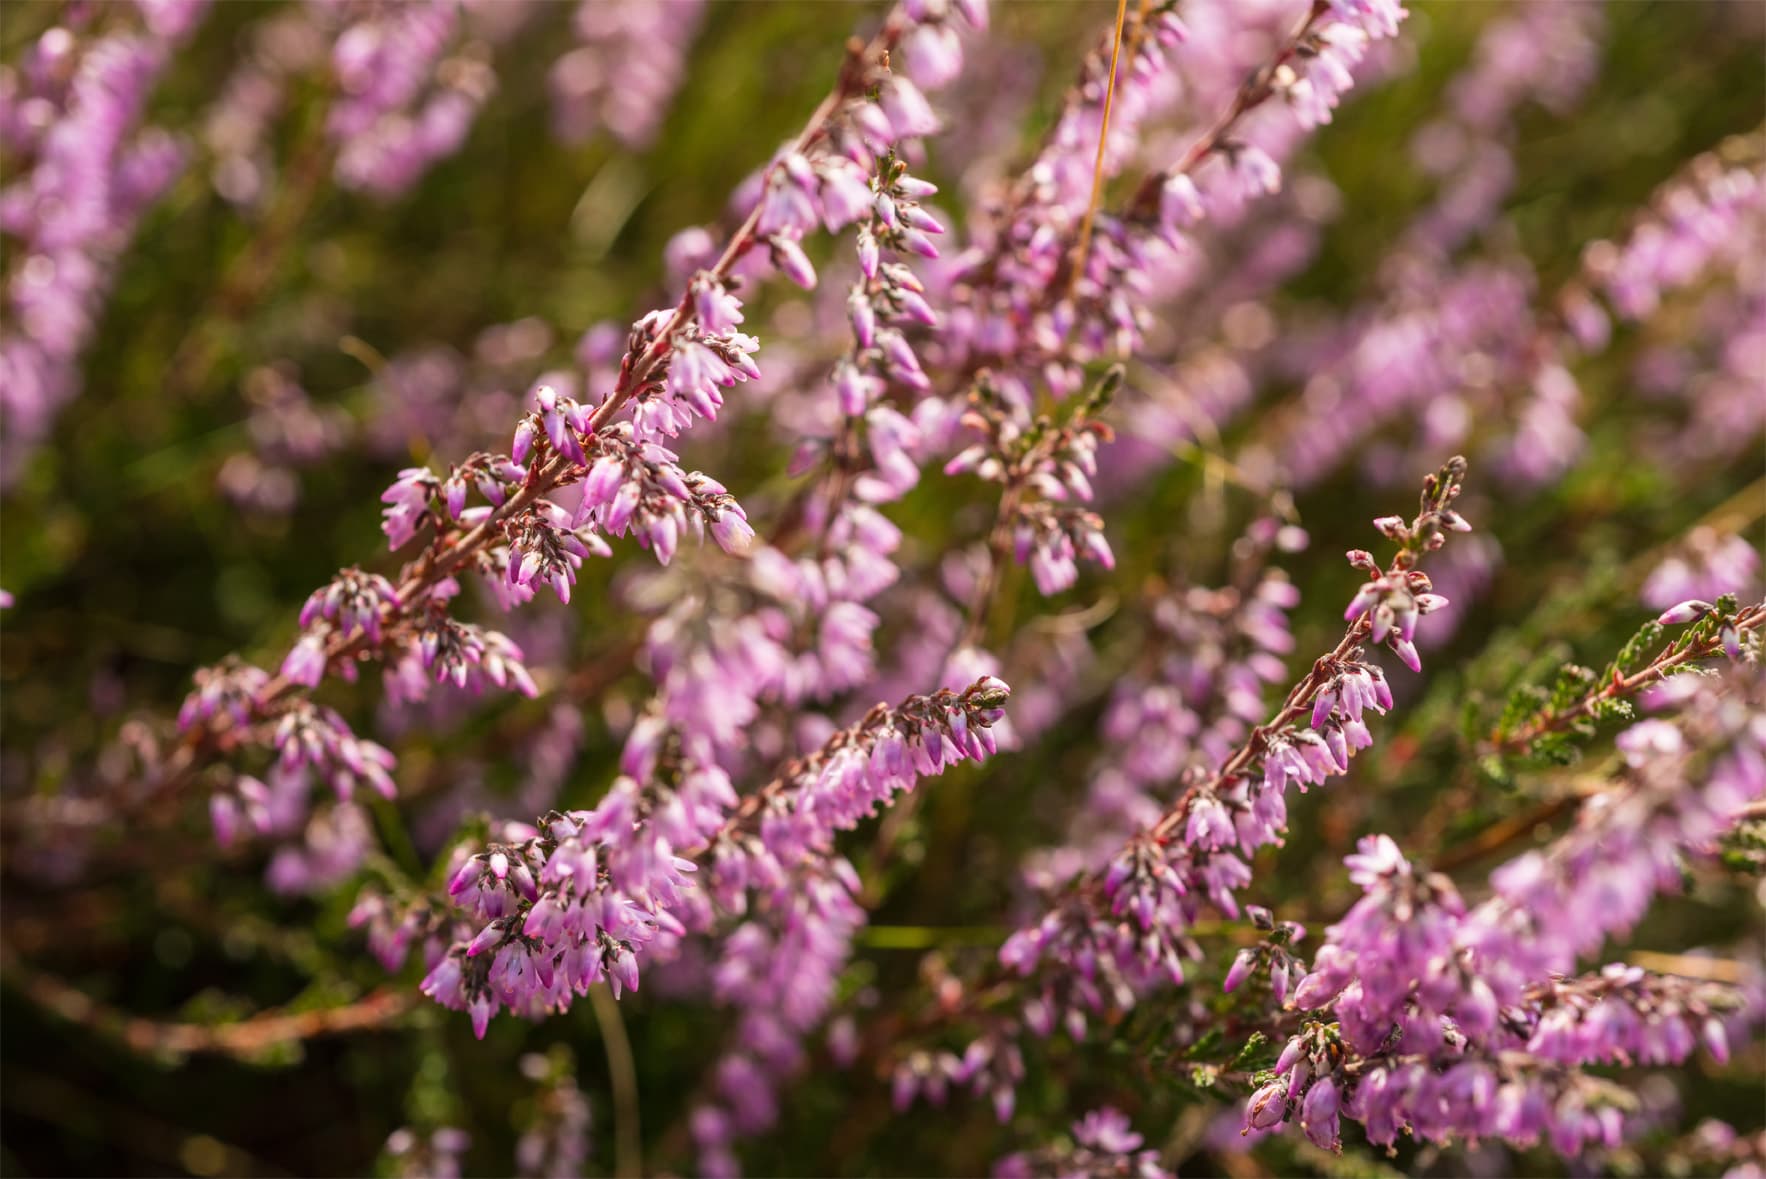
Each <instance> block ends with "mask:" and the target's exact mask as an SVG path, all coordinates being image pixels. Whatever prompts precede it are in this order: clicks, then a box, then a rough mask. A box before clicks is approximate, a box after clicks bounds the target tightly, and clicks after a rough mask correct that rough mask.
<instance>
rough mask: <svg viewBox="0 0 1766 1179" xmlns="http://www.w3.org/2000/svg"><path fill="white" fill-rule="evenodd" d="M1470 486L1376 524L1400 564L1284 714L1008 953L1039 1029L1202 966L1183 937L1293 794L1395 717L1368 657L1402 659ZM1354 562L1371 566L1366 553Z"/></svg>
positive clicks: (1232, 902) (1226, 898)
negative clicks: (1425, 562)
mask: <svg viewBox="0 0 1766 1179" xmlns="http://www.w3.org/2000/svg"><path fill="white" fill-rule="evenodd" d="M1464 476H1465V463H1464V461H1463V460H1460V459H1455V460H1453V461H1452V462H1450V463H1449V464H1448V465H1447V466H1445V467H1443V468H1442V469H1441V471H1439V472H1438V473H1436V474H1433V475H1430V476H1429V477H1428V478H1427V479H1426V480H1425V482H1424V489H1423V494H1422V503H1421V510H1420V511H1419V512H1418V514H1417V516H1416V517H1415V518H1414V519H1413V520H1412V521H1410V522H1409V523H1405V522H1403V521H1401V520H1398V519H1397V518H1395V517H1394V518H1385V519H1382V520H1380V521H1376V526H1377V527H1379V528H1380V530H1381V531H1382V532H1384V533H1385V534H1386V535H1387V536H1388V537H1390V538H1391V539H1393V540H1394V541H1396V542H1397V543H1398V545H1399V546H1400V547H1399V549H1398V552H1397V554H1396V555H1395V556H1394V558H1393V560H1392V562H1391V564H1390V566H1389V567H1388V568H1387V570H1386V571H1385V572H1384V573H1381V572H1379V571H1378V569H1377V567H1374V568H1370V569H1369V571H1370V573H1372V574H1373V577H1372V578H1371V579H1370V581H1369V582H1368V583H1367V586H1366V587H1364V589H1363V590H1362V591H1361V592H1360V593H1359V594H1357V596H1356V598H1355V600H1354V601H1353V602H1352V603H1351V605H1350V608H1349V611H1348V615H1347V616H1348V618H1349V619H1350V620H1351V624H1350V627H1349V630H1348V632H1347V634H1345V636H1344V638H1343V640H1342V642H1340V643H1339V644H1338V645H1337V647H1336V649H1335V650H1333V651H1332V652H1330V653H1329V654H1327V655H1325V656H1322V657H1321V658H1319V659H1318V660H1317V661H1316V662H1315V663H1314V664H1313V667H1312V669H1311V671H1310V672H1309V673H1308V675H1307V676H1306V678H1305V679H1303V680H1302V681H1301V682H1300V683H1299V684H1297V685H1296V686H1295V688H1294V689H1293V690H1292V691H1291V692H1290V693H1289V695H1288V698H1287V700H1286V702H1285V703H1284V704H1283V706H1282V709H1281V711H1280V712H1278V713H1277V714H1276V716H1275V717H1274V718H1273V719H1271V720H1270V721H1267V722H1265V723H1263V724H1260V725H1258V726H1256V727H1255V728H1253V729H1252V730H1251V734H1250V736H1249V738H1248V740H1247V741H1246V742H1245V743H1244V744H1242V745H1241V746H1239V747H1238V749H1236V750H1235V751H1234V752H1233V753H1232V754H1231V755H1230V756H1228V757H1227V758H1225V760H1224V761H1223V762H1222V763H1221V764H1220V766H1219V768H1218V769H1217V770H1215V771H1214V772H1213V773H1212V774H1210V775H1208V776H1207V777H1205V778H1203V779H1201V780H1199V781H1196V782H1194V783H1193V784H1191V785H1190V786H1189V787H1188V788H1187V789H1186V790H1185V791H1184V793H1183V795H1182V797H1181V798H1180V799H1179V800H1178V802H1177V803H1176V805H1175V806H1173V807H1172V808H1170V809H1169V810H1167V811H1166V812H1165V813H1164V814H1163V815H1162V816H1160V818H1159V819H1158V821H1157V822H1155V823H1153V824H1151V825H1150V826H1149V827H1147V828H1145V829H1143V830H1142V831H1141V832H1140V833H1138V834H1137V835H1135V836H1134V837H1133V838H1131V839H1130V840H1129V841H1128V842H1127V843H1126V844H1124V845H1123V846H1122V848H1121V850H1120V851H1119V852H1118V853H1117V854H1116V856H1115V857H1114V858H1113V859H1112V860H1111V861H1110V864H1109V866H1108V868H1107V869H1106V870H1105V871H1104V872H1103V873H1101V874H1099V875H1088V876H1086V877H1083V878H1081V879H1080V880H1078V881H1076V882H1075V883H1074V884H1073V885H1072V886H1070V887H1069V888H1068V889H1067V890H1065V891H1063V892H1062V893H1060V894H1057V897H1056V902H1055V904H1054V905H1053V907H1051V908H1050V909H1049V910H1048V911H1047V913H1046V914H1045V916H1044V917H1043V918H1042V920H1041V921H1040V922H1039V923H1037V924H1036V925H1034V926H1029V927H1025V928H1021V929H1020V930H1018V932H1016V933H1014V934H1013V935H1012V937H1011V938H1010V939H1009V940H1008V941H1007V942H1006V944H1005V946H1004V947H1003V948H1002V950H1001V951H1000V959H1001V961H1002V962H1003V963H1004V964H1005V965H1007V966H1008V967H1010V968H1011V969H1012V970H1014V971H1016V972H1017V973H1019V974H1021V975H1026V976H1028V975H1032V974H1035V973H1037V972H1038V971H1039V969H1042V970H1043V972H1044V974H1045V975H1047V976H1048V978H1049V980H1050V981H1049V983H1048V984H1047V986H1046V987H1045V990H1044V992H1043V994H1042V998H1041V1001H1040V1003H1038V1004H1037V1006H1036V1008H1035V1012H1036V1015H1035V1020H1036V1022H1037V1023H1040V1024H1042V1025H1043V1026H1044V1027H1045V1028H1046V1027H1047V1026H1049V1021H1050V1020H1051V1018H1052V1017H1053V1015H1054V1014H1056V1013H1059V1012H1061V1011H1063V1010H1065V1009H1068V1008H1070V1007H1072V1008H1079V1009H1086V1010H1092V1011H1097V1010H1102V1009H1105V1008H1107V1007H1112V1006H1121V1007H1126V1006H1132V1005H1133V1004H1134V1002H1135V1000H1136V996H1137V994H1138V993H1140V992H1142V991H1145V990H1147V989H1150V988H1153V987H1156V986H1162V985H1171V984H1178V983H1182V982H1183V981H1184V968H1183V962H1184V960H1185V959H1186V958H1189V957H1192V956H1193V955H1194V954H1195V953H1196V950H1195V947H1194V943H1193V941H1192V940H1191V939H1190V938H1189V937H1188V936H1187V934H1186V933H1185V931H1186V929H1187V928H1188V927H1189V926H1190V925H1192V924H1194V922H1195V921H1196V919H1197V916H1198V914H1199V912H1200V909H1201V906H1202V905H1203V904H1204V903H1208V904H1211V905H1212V906H1213V907H1214V908H1217V909H1219V910H1220V911H1222V912H1224V913H1226V914H1228V915H1229V916H1237V914H1238V913H1239V911H1240V910H1239V904H1238V901H1237V899H1236V897H1235V894H1236V892H1237V891H1238V890H1239V889H1240V888H1242V887H1243V886H1244V885H1245V884H1246V883H1248V882H1249V881H1250V878H1251V873H1250V868H1249V866H1248V864H1247V862H1246V859H1245V858H1242V857H1244V856H1248V855H1249V854H1250V853H1252V852H1254V851H1255V850H1256V849H1258V848H1260V847H1263V846H1266V845H1268V844H1271V843H1278V842H1280V840H1281V837H1282V833H1283V831H1284V829H1285V827H1286V824H1287V806H1286V803H1285V801H1284V798H1283V796H1284V794H1285V793H1286V790H1287V787H1288V786H1289V784H1290V783H1292V784H1295V785H1298V786H1299V787H1300V788H1301V789H1302V790H1304V789H1306V788H1307V787H1308V786H1310V785H1317V784H1319V783H1322V782H1324V781H1326V780H1327V779H1329V778H1330V777H1333V776H1336V775H1340V774H1343V773H1346V772H1347V771H1348V769H1349V763H1350V758H1351V757H1352V756H1353V754H1354V753H1355V752H1356V751H1357V750H1359V749H1361V748H1364V747H1365V746H1366V745H1368V744H1369V743H1370V742H1371V739H1372V738H1371V736H1370V734H1369V732H1368V729H1367V727H1366V724H1365V722H1364V721H1363V719H1362V718H1363V716H1364V714H1365V713H1366V712H1367V711H1369V710H1372V711H1374V712H1384V711H1385V710H1386V709H1387V708H1388V707H1389V706H1390V704H1391V695H1390V690H1389V689H1388V688H1387V686H1386V682H1385V675H1384V672H1383V671H1381V670H1380V669H1379V668H1378V667H1377V666H1375V665H1373V664H1371V663H1369V662H1367V649H1366V646H1367V644H1368V643H1370V642H1377V641H1379V640H1380V639H1383V640H1385V641H1386V642H1387V643H1389V644H1391V645H1392V646H1393V647H1394V648H1395V649H1397V650H1399V652H1400V653H1401V654H1403V653H1404V650H1405V649H1404V648H1401V647H1399V646H1398V645H1399V644H1401V643H1404V644H1408V640H1406V639H1404V638H1403V620H1406V619H1409V620H1412V621H1414V618H1415V616H1417V615H1419V614H1421V613H1423V612H1424V610H1425V609H1426V608H1427V606H1426V605H1425V603H1424V602H1422V601H1419V599H1422V598H1425V597H1426V596H1427V579H1426V577H1424V576H1423V575H1422V574H1421V572H1420V570H1418V569H1417V568H1416V565H1417V562H1418V561H1419V560H1420V559H1421V557H1422V556H1423V554H1424V553H1427V552H1432V551H1435V550H1437V549H1439V548H1440V547H1441V545H1442V544H1443V543H1444V541H1445V537H1446V534H1447V533H1448V532H1449V531H1461V530H1463V529H1464V528H1465V527H1466V524H1465V521H1464V520H1463V518H1461V517H1460V516H1459V514H1458V513H1457V512H1456V511H1455V510H1454V507H1453V504H1454V501H1455V500H1456V499H1457V498H1458V496H1459V492H1460V487H1461V482H1462V480H1463V479H1464ZM1350 562H1351V564H1354V565H1356V566H1357V567H1362V568H1368V567H1369V566H1372V560H1371V558H1368V557H1366V555H1365V554H1363V553H1360V552H1354V553H1351V554H1350ZM1376 633H1377V634H1378V635H1379V639H1375V637H1374V636H1375V635H1376ZM1412 655H1414V652H1412ZM1053 964H1059V965H1060V966H1061V967H1064V968H1065V969H1062V970H1055V969H1053V968H1052V966H1053Z"/></svg>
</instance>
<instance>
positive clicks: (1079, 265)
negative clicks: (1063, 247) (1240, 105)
mask: <svg viewBox="0 0 1766 1179" xmlns="http://www.w3.org/2000/svg"><path fill="white" fill-rule="evenodd" d="M1127 19H1128V0H1116V34H1115V36H1113V37H1111V38H1110V79H1109V81H1108V82H1107V83H1106V84H1105V86H1104V116H1103V118H1102V119H1100V120H1099V122H1098V155H1097V159H1096V160H1094V161H1093V162H1092V169H1091V199H1090V200H1088V201H1087V202H1086V204H1085V217H1084V218H1083V219H1081V221H1080V222H1079V240H1078V241H1077V242H1075V243H1074V245H1073V265H1072V269H1071V271H1070V272H1069V274H1068V278H1067V289H1068V293H1069V294H1071V293H1072V290H1073V288H1074V287H1076V286H1078V285H1079V280H1080V278H1081V276H1083V275H1084V274H1085V256H1086V254H1087V253H1088V252H1089V251H1090V250H1091V230H1092V222H1093V221H1095V220H1096V219H1097V215H1098V204H1099V203H1100V202H1101V201H1102V200H1103V198H1104V153H1105V151H1106V149H1107V148H1108V147H1109V144H1110V108H1111V106H1112V105H1113V103H1114V101H1115V98H1116V65H1117V62H1118V61H1120V60H1121V57H1122V23H1123V22H1124V21H1125V20H1127ZM1133 60H1134V58H1133V56H1132V55H1130V57H1129V61H1130V62H1131V63H1132V62H1133Z"/></svg>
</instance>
